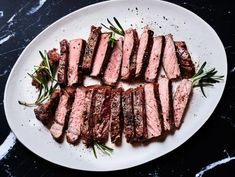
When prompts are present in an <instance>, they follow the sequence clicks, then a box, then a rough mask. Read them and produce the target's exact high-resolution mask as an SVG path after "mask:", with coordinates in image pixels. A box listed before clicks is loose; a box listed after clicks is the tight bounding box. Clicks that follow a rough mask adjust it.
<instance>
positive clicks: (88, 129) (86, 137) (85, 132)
mask: <svg viewBox="0 0 235 177" xmlns="http://www.w3.org/2000/svg"><path fill="white" fill-rule="evenodd" d="M98 88H99V86H89V87H87V88H86V96H85V109H84V111H83V114H82V119H83V124H82V140H83V143H84V144H85V145H86V146H87V147H90V146H91V145H92V144H93V136H92V132H93V131H92V129H93V127H94V123H93V120H92V114H93V110H94V102H93V101H92V98H93V97H94V95H95V94H96V92H97V89H98Z"/></svg>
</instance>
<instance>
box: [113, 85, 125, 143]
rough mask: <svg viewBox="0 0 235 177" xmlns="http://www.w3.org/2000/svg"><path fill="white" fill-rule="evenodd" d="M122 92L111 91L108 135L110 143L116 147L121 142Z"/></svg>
mask: <svg viewBox="0 0 235 177" xmlns="http://www.w3.org/2000/svg"><path fill="white" fill-rule="evenodd" d="M122 92H123V89H122V88H118V89H112V91H111V114H110V134H111V142H112V143H115V144H116V145H119V144H121V141H122V127H123V120H122V114H121V113H122V106H121V105H122V103H121V102H122Z"/></svg>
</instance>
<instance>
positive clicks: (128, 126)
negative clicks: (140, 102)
mask: <svg viewBox="0 0 235 177" xmlns="http://www.w3.org/2000/svg"><path fill="white" fill-rule="evenodd" d="M122 111H123V118H124V135H125V137H126V141H127V142H128V143H129V142H133V139H134V132H135V126H134V114H133V94H132V89H128V90H127V91H124V92H123V93H122Z"/></svg>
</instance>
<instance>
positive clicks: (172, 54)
mask: <svg viewBox="0 0 235 177" xmlns="http://www.w3.org/2000/svg"><path fill="white" fill-rule="evenodd" d="M162 65H163V69H164V71H165V74H166V76H167V77H168V79H170V80H172V79H177V78H178V77H179V76H180V68H179V64H178V59H177V56H176V51H175V44H174V41H173V36H172V34H168V35H165V47H164V52H163V58H162Z"/></svg>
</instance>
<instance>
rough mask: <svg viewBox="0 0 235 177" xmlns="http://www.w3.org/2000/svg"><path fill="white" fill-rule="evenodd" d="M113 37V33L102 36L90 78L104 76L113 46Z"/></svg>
mask: <svg viewBox="0 0 235 177" xmlns="http://www.w3.org/2000/svg"><path fill="white" fill-rule="evenodd" d="M111 35H112V34H111V33H102V34H101V36H100V42H99V45H98V48H97V52H96V55H95V58H94V62H93V67H92V71H91V74H90V76H93V77H97V76H100V75H103V72H104V70H105V67H106V66H107V63H108V60H109V58H110V54H111V46H110V44H109V39H110V37H111Z"/></svg>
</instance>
